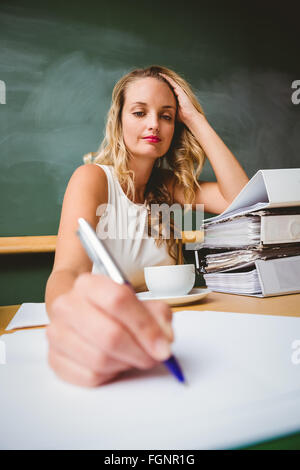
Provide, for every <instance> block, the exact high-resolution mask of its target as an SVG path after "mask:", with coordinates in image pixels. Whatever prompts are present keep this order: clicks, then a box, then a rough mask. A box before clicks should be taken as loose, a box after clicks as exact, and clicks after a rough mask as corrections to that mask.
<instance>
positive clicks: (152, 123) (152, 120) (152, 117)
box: [148, 114, 159, 133]
mask: <svg viewBox="0 0 300 470" xmlns="http://www.w3.org/2000/svg"><path fill="white" fill-rule="evenodd" d="M148 129H149V130H152V131H153V132H154V133H158V132H159V119H158V117H157V115H156V114H149V121H148Z"/></svg>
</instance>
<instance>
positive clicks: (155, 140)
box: [143, 135, 161, 142]
mask: <svg viewBox="0 0 300 470" xmlns="http://www.w3.org/2000/svg"><path fill="white" fill-rule="evenodd" d="M143 139H147V140H150V141H151V142H160V140H161V139H160V138H159V137H157V136H156V135H147V137H143Z"/></svg>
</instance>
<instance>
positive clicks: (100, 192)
mask: <svg viewBox="0 0 300 470" xmlns="http://www.w3.org/2000/svg"><path fill="white" fill-rule="evenodd" d="M68 189H69V190H73V191H72V192H74V191H76V193H77V194H78V195H84V194H89V195H90V196H94V197H96V198H97V199H98V200H99V198H100V199H104V200H105V199H107V191H108V190H107V177H106V174H105V171H104V170H103V168H101V167H100V166H98V165H95V164H94V163H87V164H83V165H80V166H79V167H77V168H76V169H75V170H74V172H73V174H72V175H71V178H70V180H69V183H68Z"/></svg>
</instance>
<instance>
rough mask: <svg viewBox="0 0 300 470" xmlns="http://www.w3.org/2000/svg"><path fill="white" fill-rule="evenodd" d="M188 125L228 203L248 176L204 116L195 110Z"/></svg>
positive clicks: (243, 184) (247, 179)
mask: <svg viewBox="0 0 300 470" xmlns="http://www.w3.org/2000/svg"><path fill="white" fill-rule="evenodd" d="M188 127H189V129H190V131H191V132H192V133H193V135H194V136H195V138H196V139H197V140H198V142H199V143H200V145H201V147H202V148H203V150H204V152H205V154H206V156H207V158H208V159H209V161H210V163H211V166H212V168H213V170H214V173H215V175H216V178H217V183H218V186H219V190H220V192H221V194H222V196H223V197H224V199H226V201H228V202H229V203H230V202H231V201H232V200H233V199H234V198H235V197H236V196H237V194H238V193H239V192H240V191H241V189H242V188H243V187H244V186H245V184H246V183H247V182H248V181H249V178H248V177H247V175H246V173H245V171H244V170H243V168H242V166H241V165H240V163H239V162H238V161H237V159H236V158H235V156H234V155H233V154H232V153H231V151H230V150H229V148H228V147H227V146H226V145H225V144H224V142H223V141H222V139H221V138H220V137H219V136H218V134H217V133H216V132H215V131H214V129H213V128H212V127H211V126H210V124H209V123H208V121H207V119H206V118H205V116H203V115H202V114H200V113H198V112H197V113H196V114H195V115H194V116H193V118H192V119H191V120H190V121H189V123H188Z"/></svg>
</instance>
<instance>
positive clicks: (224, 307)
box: [0, 292, 300, 335]
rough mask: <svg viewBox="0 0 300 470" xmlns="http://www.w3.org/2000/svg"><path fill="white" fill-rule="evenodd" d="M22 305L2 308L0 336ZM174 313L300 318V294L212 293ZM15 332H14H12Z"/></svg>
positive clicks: (174, 309) (175, 308)
mask: <svg viewBox="0 0 300 470" xmlns="http://www.w3.org/2000/svg"><path fill="white" fill-rule="evenodd" d="M19 307H20V305H8V306H5V307H0V335H1V334H4V333H6V332H5V328H6V327H7V325H8V324H9V322H10V320H11V319H12V318H13V316H14V315H15V313H16V312H17V310H18V308H19ZM172 310H173V312H178V311H181V310H199V311H201V310H211V311H219V312H235V313H256V314H261V315H282V316H288V317H300V294H291V295H281V296H278V297H266V298H264V299H260V298H256V297H247V296H243V295H232V294H221V293H218V292H212V293H211V294H209V295H208V296H207V297H205V298H204V299H203V300H201V301H200V302H195V303H193V304H189V305H182V306H180V307H172ZM12 331H13V330H12Z"/></svg>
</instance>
